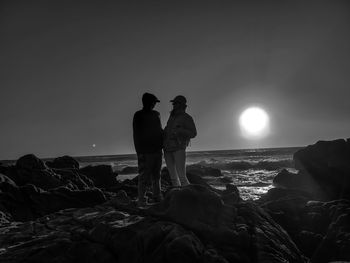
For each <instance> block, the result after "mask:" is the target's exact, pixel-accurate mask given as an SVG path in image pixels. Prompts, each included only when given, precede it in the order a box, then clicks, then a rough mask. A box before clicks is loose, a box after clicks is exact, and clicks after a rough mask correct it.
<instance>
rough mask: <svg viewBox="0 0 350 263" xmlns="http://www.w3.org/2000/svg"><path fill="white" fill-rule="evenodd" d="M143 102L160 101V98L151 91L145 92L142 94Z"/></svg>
mask: <svg viewBox="0 0 350 263" xmlns="http://www.w3.org/2000/svg"><path fill="white" fill-rule="evenodd" d="M142 102H160V100H159V99H158V98H157V97H156V96H155V95H153V94H151V93H147V92H146V93H144V94H143V95H142Z"/></svg>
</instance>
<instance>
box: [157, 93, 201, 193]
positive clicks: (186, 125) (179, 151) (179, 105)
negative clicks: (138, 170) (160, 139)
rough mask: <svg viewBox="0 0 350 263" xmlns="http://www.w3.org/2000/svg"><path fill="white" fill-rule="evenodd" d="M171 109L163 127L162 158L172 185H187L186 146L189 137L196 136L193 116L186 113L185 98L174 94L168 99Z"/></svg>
mask: <svg viewBox="0 0 350 263" xmlns="http://www.w3.org/2000/svg"><path fill="white" fill-rule="evenodd" d="M170 102H171V103H172V104H173V109H172V111H171V112H170V117H169V120H168V122H167V125H166V127H165V129H164V159H165V163H166V166H167V168H168V170H169V174H170V178H171V182H172V185H173V186H184V185H188V184H189V182H188V179H187V177H186V147H187V146H188V145H189V142H190V139H192V138H194V137H196V135H197V130H196V126H195V124H194V121H193V118H192V117H191V116H190V115H189V114H188V113H186V108H187V100H186V98H185V97H184V96H182V95H179V96H176V97H175V98H174V99H173V100H171V101H170Z"/></svg>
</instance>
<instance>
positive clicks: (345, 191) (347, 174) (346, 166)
mask: <svg viewBox="0 0 350 263" xmlns="http://www.w3.org/2000/svg"><path fill="white" fill-rule="evenodd" d="M293 158H294V162H295V166H296V169H298V170H299V173H300V174H301V176H306V177H311V178H312V179H313V180H314V182H315V183H316V184H317V185H318V187H319V188H320V189H321V190H322V196H320V198H323V199H324V200H334V199H339V198H348V199H349V198H350V140H349V139H348V140H347V141H345V140H343V139H339V140H334V141H318V142H317V143H316V144H314V145H309V146H307V147H305V148H303V149H301V150H299V151H297V152H296V153H295V154H294V157H293Z"/></svg>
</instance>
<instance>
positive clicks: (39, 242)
mask: <svg viewBox="0 0 350 263" xmlns="http://www.w3.org/2000/svg"><path fill="white" fill-rule="evenodd" d="M120 197H121V198H122V199H123V198H124V197H125V193H122V192H121V193H120ZM114 205H115V206H114V207H110V204H107V203H105V204H103V205H98V206H95V207H90V208H80V209H73V208H72V209H66V210H62V211H59V212H56V213H54V214H49V215H47V216H45V217H41V218H38V219H37V220H35V221H30V222H25V223H16V225H14V224H13V225H11V226H10V227H7V228H4V229H2V228H0V232H1V233H2V239H0V245H1V247H2V252H1V253H2V255H1V259H2V262H7V263H10V262H90V261H91V262H120V263H123V262H131V263H133V262H155V263H160V262H222V263H227V262H287V261H289V262H296V263H298V262H306V261H305V259H304V258H303V256H301V255H300V252H299V251H298V249H297V248H296V247H295V245H294V244H293V242H292V241H291V240H290V238H289V237H288V235H287V234H286V233H285V232H284V231H283V230H282V229H281V228H280V227H279V226H278V225H277V224H276V223H274V222H273V221H272V220H271V218H269V216H268V215H267V214H266V213H265V212H264V211H263V210H261V209H259V208H258V207H257V206H255V205H253V204H251V203H246V202H244V201H243V202H241V203H239V204H237V205H236V206H230V205H227V204H225V202H224V201H223V200H222V198H221V196H220V195H218V194H217V193H215V192H213V191H211V190H210V189H208V188H207V187H205V186H199V185H197V186H196V185H189V186H186V187H183V188H181V189H173V190H171V191H169V192H168V194H167V196H166V197H165V200H164V201H163V203H160V204H159V205H156V206H153V207H151V208H149V209H146V210H142V209H134V210H131V209H130V211H131V212H132V213H133V214H130V213H129V212H126V211H116V210H118V209H122V208H123V207H124V208H126V206H125V205H124V204H123V205H120V204H114ZM138 213H139V214H140V213H142V216H140V215H139V214H138Z"/></svg>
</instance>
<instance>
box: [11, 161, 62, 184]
mask: <svg viewBox="0 0 350 263" xmlns="http://www.w3.org/2000/svg"><path fill="white" fill-rule="evenodd" d="M6 175H7V176H8V177H10V178H11V179H12V180H13V181H14V182H15V183H16V184H17V185H18V186H23V185H26V184H34V185H35V186H37V187H40V188H42V189H44V190H48V189H51V188H56V187H59V186H62V185H63V184H64V183H63V182H61V177H60V176H59V175H58V174H55V173H54V172H53V171H52V170H50V169H48V168H47V167H46V165H45V164H44V162H43V161H42V160H40V159H39V158H37V157H36V156H35V155H33V154H27V155H24V156H22V157H21V158H19V159H18V160H17V162H16V165H15V166H13V167H9V168H8V169H7V174H6Z"/></svg>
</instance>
